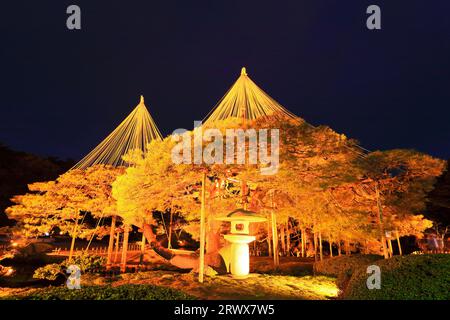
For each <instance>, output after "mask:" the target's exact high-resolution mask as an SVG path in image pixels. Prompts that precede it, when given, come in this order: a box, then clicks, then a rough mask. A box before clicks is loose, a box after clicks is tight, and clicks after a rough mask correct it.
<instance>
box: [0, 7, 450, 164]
mask: <svg viewBox="0 0 450 320" xmlns="http://www.w3.org/2000/svg"><path fill="white" fill-rule="evenodd" d="M70 4H77V5H79V6H80V7H81V10H82V30H80V31H69V30H67V29H66V17H67V15H66V13H65V12H66V8H67V6H68V5H70ZM369 4H378V5H379V6H380V7H381V9H382V30H380V31H369V30H368V29H367V28H366V26H365V20H366V16H367V15H366V13H365V11H366V8H367V6H368V5H369ZM449 12H450V2H449V1H448V0H433V1H427V0H422V1H417V0H408V1H407V0H396V1H392V0H390V1H365V0H346V1H342V0H335V1H331V0H327V1H326V0H314V1H313V0H296V1H242V0H241V1H231V0H227V1H199V0H196V1H156V0H155V1H117V2H116V1H92V0H90V1H78V0H72V1H61V0H59V1H50V0H41V1H31V0H30V1H4V2H2V6H1V11H0V36H1V37H0V79H1V90H0V94H1V98H0V142H3V143H5V144H7V145H9V146H10V147H12V148H14V149H18V150H23V151H29V152H34V153H37V154H41V155H54V156H59V157H63V158H66V157H72V158H74V159H79V158H81V156H83V155H84V154H86V153H87V152H88V151H90V149H91V148H93V147H94V146H95V145H96V144H97V143H98V142H100V141H101V140H102V139H103V138H104V137H105V136H106V135H107V134H108V133H109V132H110V131H111V130H112V129H114V127H115V126H116V125H117V124H118V123H119V122H120V121H122V119H123V118H124V117H125V116H126V115H127V114H128V113H129V112H130V111H131V110H132V109H133V108H134V106H135V105H137V103H138V101H139V95H140V94H143V95H144V96H145V98H146V104H147V106H148V107H149V110H150V112H151V113H152V115H153V117H154V119H155V121H156V122H157V124H158V126H159V128H160V130H161V131H162V132H163V133H164V134H165V135H166V134H169V133H170V132H172V130H174V129H176V128H187V129H190V128H192V126H193V121H194V120H200V119H202V118H203V117H204V116H205V115H206V114H207V113H208V111H209V110H210V109H211V108H212V107H213V106H214V105H215V103H216V102H217V100H218V99H219V98H221V97H222V95H223V94H224V93H225V91H226V90H227V89H228V88H229V87H230V85H231V84H232V83H233V82H234V81H235V79H236V78H237V77H238V75H239V72H240V68H241V67H242V66H246V67H247V71H248V73H249V75H250V77H251V78H252V79H253V80H254V81H255V82H256V83H257V84H258V85H259V86H261V87H262V88H263V89H264V90H265V91H267V92H268V93H269V94H270V95H271V96H272V97H274V98H275V99H276V100H278V101H279V102H280V103H282V104H283V105H284V106H286V107H287V108H288V109H289V110H291V111H292V112H294V113H295V114H297V115H299V116H301V117H303V118H304V119H305V120H306V121H308V122H310V123H312V124H315V125H318V124H326V125H329V126H330V127H332V128H333V129H335V130H336V131H338V132H341V133H345V134H346V135H348V136H349V137H352V138H355V139H358V140H359V141H360V142H361V144H362V145H363V146H364V147H366V148H368V149H370V150H376V149H390V148H414V149H417V150H420V151H423V152H427V153H430V154H432V155H435V156H439V157H443V158H450V76H449V72H450V19H449V18H448V16H449Z"/></svg>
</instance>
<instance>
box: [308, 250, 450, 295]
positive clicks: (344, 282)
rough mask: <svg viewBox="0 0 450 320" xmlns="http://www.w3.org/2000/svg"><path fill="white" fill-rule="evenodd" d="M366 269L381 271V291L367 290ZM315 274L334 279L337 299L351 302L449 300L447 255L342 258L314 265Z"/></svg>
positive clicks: (448, 260)
mask: <svg viewBox="0 0 450 320" xmlns="http://www.w3.org/2000/svg"><path fill="white" fill-rule="evenodd" d="M369 265H376V266H378V267H380V271H381V288H380V289H368V287H367V279H368V277H369V276H370V274H368V273H367V267H368V266H369ZM314 271H315V272H316V273H317V274H324V275H329V276H335V277H336V278H337V285H338V287H339V289H340V290H341V294H340V297H341V298H342V299H350V300H448V299H450V255H448V254H430V255H409V256H395V257H393V258H391V259H382V257H380V256H374V255H353V256H341V257H335V258H331V259H326V260H323V261H320V262H317V263H315V264H314Z"/></svg>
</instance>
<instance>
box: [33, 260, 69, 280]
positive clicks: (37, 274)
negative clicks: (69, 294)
mask: <svg viewBox="0 0 450 320" xmlns="http://www.w3.org/2000/svg"><path fill="white" fill-rule="evenodd" d="M63 272H64V271H63V268H62V266H61V265H60V264H57V263H52V264H48V265H46V266H44V267H40V268H37V269H36V270H35V271H34V274H33V278H34V279H45V280H51V281H54V280H56V279H57V278H58V276H61V275H62V274H63Z"/></svg>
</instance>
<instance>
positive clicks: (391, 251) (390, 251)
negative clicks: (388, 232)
mask: <svg viewBox="0 0 450 320" xmlns="http://www.w3.org/2000/svg"><path fill="white" fill-rule="evenodd" d="M388 245H389V255H390V256H391V258H392V257H393V256H394V249H393V248H392V239H390V238H389V239H388Z"/></svg>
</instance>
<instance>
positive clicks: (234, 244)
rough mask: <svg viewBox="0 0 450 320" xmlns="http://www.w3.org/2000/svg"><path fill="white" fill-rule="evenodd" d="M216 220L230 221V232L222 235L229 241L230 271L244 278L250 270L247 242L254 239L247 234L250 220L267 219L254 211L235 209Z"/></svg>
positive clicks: (237, 276)
mask: <svg viewBox="0 0 450 320" xmlns="http://www.w3.org/2000/svg"><path fill="white" fill-rule="evenodd" d="M217 220H218V221H229V222H231V230H230V233H229V234H226V235H225V236H224V238H225V240H227V241H228V242H230V243H231V255H230V268H231V270H230V271H231V274H232V275H233V276H234V277H236V278H245V277H246V276H247V275H248V274H249V270H250V254H249V248H248V244H249V243H250V242H252V241H254V240H255V239H256V237H255V236H252V235H250V234H249V233H250V231H249V225H250V222H263V221H266V220H267V219H266V218H265V217H261V216H258V215H257V214H256V213H255V212H252V211H247V210H244V209H237V210H235V211H233V212H231V213H229V214H228V215H227V216H225V217H219V218H217Z"/></svg>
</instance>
